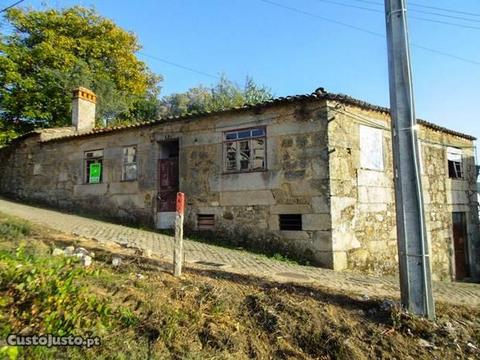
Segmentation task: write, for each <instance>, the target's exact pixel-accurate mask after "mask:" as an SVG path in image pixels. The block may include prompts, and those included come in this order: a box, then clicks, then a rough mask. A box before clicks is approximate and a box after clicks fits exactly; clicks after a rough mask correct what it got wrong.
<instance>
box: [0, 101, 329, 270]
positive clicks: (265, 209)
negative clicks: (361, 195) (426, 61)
mask: <svg viewBox="0 0 480 360" xmlns="http://www.w3.org/2000/svg"><path fill="white" fill-rule="evenodd" d="M326 124H327V122H326V107H325V102H324V101H319V102H308V103H307V102H306V103H299V102H296V103H292V104H287V105H282V106H275V107H270V108H267V109H264V110H262V111H257V112H253V110H252V111H244V112H237V113H226V114H223V116H220V115H214V116H209V117H204V118H197V119H191V120H184V121H175V122H169V123H165V124H161V125H160V124H159V125H155V126H150V127H140V128H132V129H127V130H122V131H116V132H112V133H107V134H97V135H94V136H81V137H73V138H68V139H63V140H56V141H49V142H44V143H38V142H37V140H38V138H36V139H29V140H28V141H25V142H23V143H19V144H17V145H15V146H14V147H13V148H12V147H10V148H9V150H8V151H9V152H10V153H12V154H13V155H8V158H7V159H6V160H5V161H2V162H0V167H1V169H0V171H1V172H2V174H5V175H4V176H2V178H1V179H0V190H1V192H2V193H4V194H9V195H12V196H16V197H19V198H23V199H28V200H35V201H39V202H43V203H47V204H49V205H52V206H55V207H59V208H65V209H71V210H74V211H78V210H81V211H85V212H89V213H93V214H100V215H102V216H108V217H111V218H116V219H119V220H121V221H125V222H132V223H144V224H150V225H152V226H153V224H154V222H155V219H156V209H157V203H156V202H157V201H158V200H157V176H158V172H157V160H158V159H159V153H160V144H161V143H162V142H163V141H171V140H176V139H178V141H179V164H180V170H179V177H180V179H179V186H180V191H183V192H185V194H186V196H187V201H188V203H187V204H188V206H187V213H186V226H187V227H188V228H189V229H192V230H196V229H197V216H198V214H208V215H214V219H215V229H214V231H215V233H216V234H217V236H219V237H221V238H222V239H225V241H230V242H232V243H234V244H237V245H240V246H245V247H250V248H259V249H263V250H269V251H277V250H278V252H279V253H282V254H290V255H295V256H297V257H299V258H303V259H308V260H309V261H310V262H312V263H316V264H319V265H322V266H326V267H332V264H333V260H332V252H331V233H330V227H331V223H330V215H329V180H328V149H327V146H326V142H327V138H326ZM261 126H265V129H266V149H267V150H266V163H267V168H266V170H264V171H258V172H250V173H226V172H225V169H224V132H226V131H229V130H234V129H243V128H252V127H261ZM130 145H135V146H137V158H138V164H137V166H138V179H137V180H136V181H122V180H121V179H122V161H123V148H124V147H125V146H130ZM100 149H103V167H102V168H103V181H102V183H100V184H86V183H85V178H86V175H85V159H84V156H85V152H87V151H92V150H100ZM6 152H7V151H4V153H5V154H6ZM5 156H7V155H5ZM279 214H301V217H302V230H297V231H285V230H280V226H279Z"/></svg>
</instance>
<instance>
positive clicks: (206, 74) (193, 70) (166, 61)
mask: <svg viewBox="0 0 480 360" xmlns="http://www.w3.org/2000/svg"><path fill="white" fill-rule="evenodd" d="M138 54H139V55H142V56H145V57H148V58H150V59H153V60H157V61H160V62H162V63H164V64H168V65H172V66H175V67H178V68H180V69H183V70H187V71H190V72H193V73H196V74H199V75H203V76H208V77H210V78H213V79H220V76H217V75H212V74H209V73H207V72H204V71H201V70H196V69H193V68H191V67H188V66H185V65H181V64H177V63H174V62H173V61H169V60H165V59H162V58H159V57H157V56H153V55H149V54H146V53H144V52H143V51H139V52H138Z"/></svg>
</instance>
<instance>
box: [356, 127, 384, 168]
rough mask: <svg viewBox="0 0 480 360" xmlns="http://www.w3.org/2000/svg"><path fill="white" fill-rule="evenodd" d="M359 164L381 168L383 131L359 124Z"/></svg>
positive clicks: (363, 166) (365, 166)
mask: <svg viewBox="0 0 480 360" xmlns="http://www.w3.org/2000/svg"><path fill="white" fill-rule="evenodd" d="M360 166H361V167H362V168H364V169H371V170H383V169H384V166H383V131H382V130H381V129H376V128H373V127H370V126H364V125H360Z"/></svg>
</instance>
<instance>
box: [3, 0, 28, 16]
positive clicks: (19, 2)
mask: <svg viewBox="0 0 480 360" xmlns="http://www.w3.org/2000/svg"><path fill="white" fill-rule="evenodd" d="M24 1H25V0H19V1H17V2H16V3H13V4H12V5H10V6H7V7H6V8H3V9H2V10H0V13H2V12H5V11H7V10H9V9H11V8H13V7H15V6H17V5H19V4H21V3H22V2H24Z"/></svg>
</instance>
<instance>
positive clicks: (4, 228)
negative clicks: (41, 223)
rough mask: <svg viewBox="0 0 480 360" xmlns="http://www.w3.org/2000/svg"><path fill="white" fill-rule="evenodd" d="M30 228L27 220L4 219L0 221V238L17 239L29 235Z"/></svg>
mask: <svg viewBox="0 0 480 360" xmlns="http://www.w3.org/2000/svg"><path fill="white" fill-rule="evenodd" d="M31 230H32V229H31V226H30V225H29V224H28V223H27V222H24V221H18V220H12V219H6V220H4V221H2V222H0V240H7V241H12V240H18V239H20V238H23V237H25V236H28V235H30V233H31Z"/></svg>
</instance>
